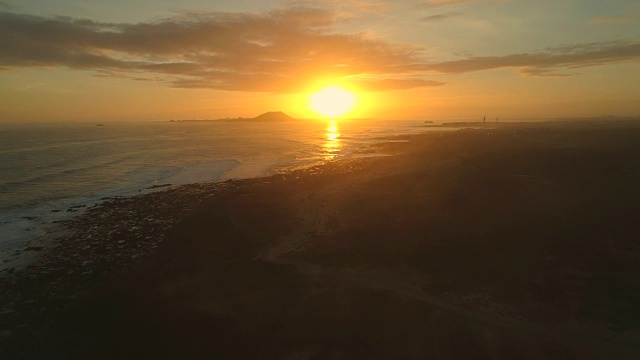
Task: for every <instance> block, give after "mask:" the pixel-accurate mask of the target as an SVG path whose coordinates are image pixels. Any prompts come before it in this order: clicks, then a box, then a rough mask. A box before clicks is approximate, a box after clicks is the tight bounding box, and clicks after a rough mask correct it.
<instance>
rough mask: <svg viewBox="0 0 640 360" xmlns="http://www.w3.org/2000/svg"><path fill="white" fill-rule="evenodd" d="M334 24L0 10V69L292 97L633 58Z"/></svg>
mask: <svg viewBox="0 0 640 360" xmlns="http://www.w3.org/2000/svg"><path fill="white" fill-rule="evenodd" d="M340 19H341V18H340V16H339V15H337V14H336V12H332V11H328V10H323V9H318V8H301V7H293V8H291V7H290V8H284V9H279V10H275V11H271V12H268V13H264V14H251V13H219V12H213V13H211V12H182V13H178V14H177V15H176V16H174V17H171V18H166V19H161V20H158V21H155V22H148V23H136V24H128V23H103V22H95V21H92V20H88V19H76V18H68V17H40V16H32V15H24V14H15V13H10V12H0V71H8V69H12V68H24V67H67V68H72V69H81V70H88V71H92V72H94V73H95V74H97V75H98V76H112V77H126V78H130V79H134V80H150V81H163V82H166V83H168V84H169V85H170V86H174V87H182V88H208V89H218V90H230V91H256V92H258V91H260V92H299V91H304V90H306V89H308V88H309V87H310V86H313V85H315V84H317V83H319V82H327V81H331V80H335V81H346V82H350V83H352V84H354V85H357V86H360V87H362V88H363V90H374V91H382V90H397V89H409V88H416V87H426V86H439V85H443V83H442V82H436V81H431V80H428V79H426V78H425V77H427V76H428V75H429V74H431V73H433V72H439V73H445V74H461V73H468V72H475V71H485V70H492V69H504V68H512V69H517V70H519V71H520V72H521V73H522V74H524V75H527V76H568V75H573V74H574V73H575V69H578V68H583V67H588V66H598V65H605V64H615V63H621V62H629V61H640V42H639V41H637V40H635V41H613V42H601V43H590V44H575V45H568V46H564V47H557V48H549V49H544V50H542V51H536V52H530V53H520V54H507V55H495V56H471V55H469V56H466V57H465V58H463V59H460V60H453V61H443V62H433V61H431V62H430V61H427V60H426V57H425V56H424V55H425V49H424V48H422V47H418V46H411V45H406V44H398V43H393V42H389V41H386V40H383V39H379V38H371V37H370V36H368V35H367V34H362V33H338V32H337V31H336V27H337V25H338V24H339V23H340V21H341V20H340Z"/></svg>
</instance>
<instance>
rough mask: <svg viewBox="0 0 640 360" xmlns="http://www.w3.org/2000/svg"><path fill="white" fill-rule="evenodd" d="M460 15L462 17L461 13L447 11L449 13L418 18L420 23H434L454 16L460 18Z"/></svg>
mask: <svg viewBox="0 0 640 360" xmlns="http://www.w3.org/2000/svg"><path fill="white" fill-rule="evenodd" d="M460 15H462V13H461V12H457V11H449V12H446V13H442V14H435V15H427V16H423V17H422V18H420V21H422V22H436V21H442V20H446V19H449V18H452V17H456V16H460Z"/></svg>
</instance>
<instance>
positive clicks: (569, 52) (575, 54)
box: [423, 41, 640, 76]
mask: <svg viewBox="0 0 640 360" xmlns="http://www.w3.org/2000/svg"><path fill="white" fill-rule="evenodd" d="M629 61H640V42H638V41H612V42H599V43H589V44H576V45H569V46H563V47H555V48H549V49H545V50H543V51H538V52H532V53H523V54H512V55H504V56H483V57H481V56H477V57H469V58H467V59H462V60H454V61H446V62H441V63H433V64H427V65H425V66H424V67H423V69H425V70H430V71H438V72H443V73H449V74H461V73H468V72H474V71H483V70H493V69H503V68H515V69H520V71H521V72H522V73H523V74H525V75H531V76H568V75H572V74H571V73H567V71H572V70H575V69H578V68H584V67H589V66H598V65H606V64H615V63H621V62H629Z"/></svg>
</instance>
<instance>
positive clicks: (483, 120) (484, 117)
mask: <svg viewBox="0 0 640 360" xmlns="http://www.w3.org/2000/svg"><path fill="white" fill-rule="evenodd" d="M482 122H483V123H486V122H487V115H485V116H483V117H482Z"/></svg>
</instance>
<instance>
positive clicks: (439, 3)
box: [421, 0, 472, 7]
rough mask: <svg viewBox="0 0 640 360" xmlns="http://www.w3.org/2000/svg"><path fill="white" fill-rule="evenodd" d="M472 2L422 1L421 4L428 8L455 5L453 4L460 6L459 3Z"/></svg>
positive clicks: (453, 0)
mask: <svg viewBox="0 0 640 360" xmlns="http://www.w3.org/2000/svg"><path fill="white" fill-rule="evenodd" d="M470 1H472V0H422V1H421V4H422V5H423V6H427V7H434V6H444V5H453V4H459V3H466V2H470Z"/></svg>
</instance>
